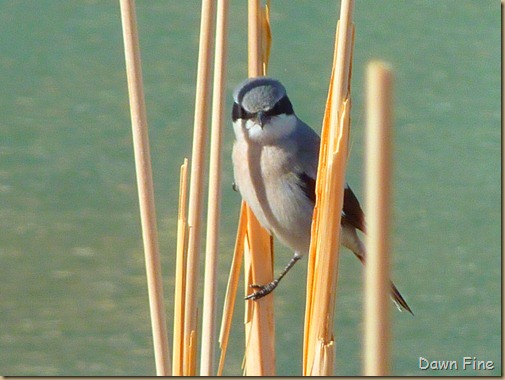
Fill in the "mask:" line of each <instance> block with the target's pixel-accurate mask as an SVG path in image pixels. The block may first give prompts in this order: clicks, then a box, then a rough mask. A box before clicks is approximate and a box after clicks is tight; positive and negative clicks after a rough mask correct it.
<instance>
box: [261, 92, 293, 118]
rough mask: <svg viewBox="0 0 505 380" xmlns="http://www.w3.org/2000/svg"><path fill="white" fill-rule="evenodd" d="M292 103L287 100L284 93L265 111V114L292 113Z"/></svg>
mask: <svg viewBox="0 0 505 380" xmlns="http://www.w3.org/2000/svg"><path fill="white" fill-rule="evenodd" d="M293 113H294V112H293V105H292V104H291V102H290V101H289V98H288V97H287V96H286V95H285V96H283V97H282V99H280V100H279V101H278V102H277V103H275V105H274V106H273V107H272V109H270V110H268V111H267V112H265V115H267V116H277V115H283V114H285V115H293Z"/></svg>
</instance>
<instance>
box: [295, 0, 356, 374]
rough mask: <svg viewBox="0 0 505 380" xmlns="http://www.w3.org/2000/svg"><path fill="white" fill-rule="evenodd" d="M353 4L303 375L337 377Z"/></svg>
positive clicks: (335, 91)
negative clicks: (336, 314) (337, 315)
mask: <svg viewBox="0 0 505 380" xmlns="http://www.w3.org/2000/svg"><path fill="white" fill-rule="evenodd" d="M353 6H354V3H353V1H352V0H343V1H342V3H341V11H340V17H341V20H340V21H339V22H338V24H337V32H336V38H335V40H336V41H335V55H334V60H333V69H332V76H331V82H330V89H329V93H328V100H327V103H326V111H325V116H324V120H323V130H322V138H321V151H320V155H319V167H318V174H317V183H316V205H315V209H314V217H313V222H312V240H311V248H310V255H309V265H308V275H307V304H306V312H305V330H304V347H303V375H305V376H311V375H322V376H331V375H332V374H333V361H334V356H335V354H334V348H335V344H334V343H335V342H334V334H333V320H334V312H335V302H336V287H337V274H338V254H339V243H340V217H341V210H342V205H343V198H344V197H343V192H344V184H345V169H346V160H347V148H348V136H349V118H350V108H351V107H350V105H351V104H350V77H351V62H352V46H353V36H354V35H353V25H352V11H353Z"/></svg>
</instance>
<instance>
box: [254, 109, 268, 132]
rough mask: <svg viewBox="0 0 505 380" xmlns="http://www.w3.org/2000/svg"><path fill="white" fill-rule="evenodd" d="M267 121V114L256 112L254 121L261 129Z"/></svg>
mask: <svg viewBox="0 0 505 380" xmlns="http://www.w3.org/2000/svg"><path fill="white" fill-rule="evenodd" d="M266 121H267V116H266V115H265V113H264V112H261V111H260V112H258V114H257V116H256V122H257V123H258V124H259V126H260V127H261V129H263V127H264V126H265V123H266Z"/></svg>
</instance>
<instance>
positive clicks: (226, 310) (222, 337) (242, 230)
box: [217, 202, 247, 376]
mask: <svg viewBox="0 0 505 380" xmlns="http://www.w3.org/2000/svg"><path fill="white" fill-rule="evenodd" d="M244 206H245V202H242V207H241V209H240V217H239V225H238V230H237V238H236V240H235V251H234V253H233V260H232V264H231V269H230V276H229V278H228V286H227V287H226V295H225V302H224V307H223V319H222V321H221V332H220V334H219V344H220V347H221V357H220V358H219V366H218V370H217V376H222V374H223V368H224V361H225V358H226V350H227V349H228V338H229V337H230V330H231V322H232V318H233V311H234V309H235V298H236V295H237V289H238V281H239V277H240V267H241V266H242V259H243V257H244V244H245V240H246V228H247V216H245V215H242V214H244V213H245V212H246V209H245V207H244Z"/></svg>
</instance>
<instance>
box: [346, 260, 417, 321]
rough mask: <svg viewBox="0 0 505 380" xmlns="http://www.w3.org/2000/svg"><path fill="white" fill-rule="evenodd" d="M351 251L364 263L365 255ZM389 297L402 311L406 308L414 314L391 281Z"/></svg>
mask: <svg viewBox="0 0 505 380" xmlns="http://www.w3.org/2000/svg"><path fill="white" fill-rule="evenodd" d="M353 253H354V254H355V255H356V257H357V258H358V259H359V261H361V263H362V264H363V265H365V256H363V255H360V254H358V253H356V252H354V251H353ZM391 299H392V300H393V302H394V303H395V305H396V307H397V308H398V310H400V311H403V310H407V311H408V312H409V313H410V314H412V315H414V312H413V311H412V309H411V308H410V306H409V305H408V304H407V301H405V299H404V298H403V296H402V294H401V293H400V291H399V290H398V288H397V287H396V285H395V284H394V283H393V281H391Z"/></svg>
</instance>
